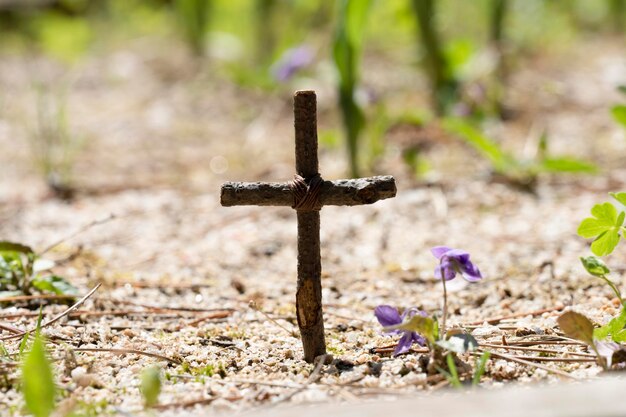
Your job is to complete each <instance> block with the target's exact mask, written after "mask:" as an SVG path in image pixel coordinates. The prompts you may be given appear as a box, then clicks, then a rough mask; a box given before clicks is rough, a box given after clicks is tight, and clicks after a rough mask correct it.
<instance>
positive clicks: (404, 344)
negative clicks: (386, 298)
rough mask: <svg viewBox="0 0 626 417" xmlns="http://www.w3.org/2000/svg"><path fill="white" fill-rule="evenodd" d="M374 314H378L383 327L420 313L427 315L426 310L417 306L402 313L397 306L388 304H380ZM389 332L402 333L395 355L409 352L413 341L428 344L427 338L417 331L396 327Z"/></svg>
mask: <svg viewBox="0 0 626 417" xmlns="http://www.w3.org/2000/svg"><path fill="white" fill-rule="evenodd" d="M374 314H375V315H376V318H377V319H378V322H379V323H380V324H381V325H382V326H383V327H390V326H396V325H398V324H402V323H403V322H404V320H405V319H406V318H409V319H410V318H411V317H413V316H415V315H416V314H419V315H420V316H422V317H426V313H425V312H423V311H420V310H418V309H417V308H415V307H412V308H409V309H407V310H405V311H404V313H402V315H400V313H399V312H398V310H397V309H396V308H394V307H391V306H388V305H380V306H378V307H376V309H375V310H374ZM387 334H402V337H401V338H400V340H399V341H398V346H396V350H395V351H394V352H393V356H398V355H400V354H402V353H406V352H408V351H409V350H410V349H411V345H413V343H417V344H418V345H420V346H424V345H425V344H426V339H424V338H423V337H422V336H420V335H418V334H417V333H416V332H411V331H408V330H401V329H396V330H392V331H390V332H387Z"/></svg>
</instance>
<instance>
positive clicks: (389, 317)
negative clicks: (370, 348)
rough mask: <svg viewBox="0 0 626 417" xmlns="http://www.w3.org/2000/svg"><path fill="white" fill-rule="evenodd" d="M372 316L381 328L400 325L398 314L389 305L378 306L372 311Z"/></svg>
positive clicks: (400, 320) (400, 319)
mask: <svg viewBox="0 0 626 417" xmlns="http://www.w3.org/2000/svg"><path fill="white" fill-rule="evenodd" d="M374 315H375V316H376V318H377V319H378V322H379V323H380V324H381V325H382V326H383V327H389V326H395V325H397V324H400V323H402V318H401V317H400V313H398V310H397V309H396V308H394V307H391V306H389V305H380V306H378V307H376V308H375V309H374Z"/></svg>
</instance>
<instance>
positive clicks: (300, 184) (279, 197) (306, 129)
mask: <svg viewBox="0 0 626 417" xmlns="http://www.w3.org/2000/svg"><path fill="white" fill-rule="evenodd" d="M294 117H295V122H294V125H295V134H296V176H295V179H294V181H292V182H288V183H263V182H248V183H245V182H227V183H225V184H223V185H222V190H221V203H222V206H226V207H231V206H240V205H256V206H291V207H292V208H294V209H295V210H296V213H297V217H298V284H297V291H296V315H297V319H298V327H299V328H300V334H301V337H302V345H303V348H304V359H305V360H306V361H307V362H313V360H314V359H315V358H316V357H317V356H319V355H323V354H325V353H326V344H325V341H324V321H323V316H322V284H321V273H322V265H321V260H320V213H319V211H320V209H321V208H322V206H325V205H336V206H355V205H360V204H371V203H374V202H376V201H378V200H383V199H386V198H391V197H394V196H395V195H396V184H395V180H394V178H393V177H392V176H378V177H369V178H358V179H352V180H338V181H324V180H322V178H321V177H320V175H319V172H318V158H317V102H316V96H315V92H314V91H297V92H296V93H295V96H294Z"/></svg>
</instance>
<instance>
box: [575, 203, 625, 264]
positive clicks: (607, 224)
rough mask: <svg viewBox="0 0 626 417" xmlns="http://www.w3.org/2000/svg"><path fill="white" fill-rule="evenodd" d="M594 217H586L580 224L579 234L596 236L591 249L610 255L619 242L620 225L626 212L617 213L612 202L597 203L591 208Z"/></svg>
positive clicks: (596, 252)
mask: <svg viewBox="0 0 626 417" xmlns="http://www.w3.org/2000/svg"><path fill="white" fill-rule="evenodd" d="M591 214H592V215H593V217H588V218H586V219H584V220H583V221H582V222H581V223H580V226H578V235H580V236H582V237H584V238H586V239H589V238H595V240H594V241H593V243H592V244H591V251H592V252H593V253H594V254H595V255H597V256H604V255H608V254H609V253H611V252H613V250H614V249H615V247H616V246H617V244H618V243H619V238H620V235H619V231H620V227H621V226H622V224H623V223H624V216H625V215H626V213H624V212H621V213H619V215H618V213H617V209H616V208H615V206H614V205H613V204H611V203H603V204H596V205H595V206H593V208H592V209H591Z"/></svg>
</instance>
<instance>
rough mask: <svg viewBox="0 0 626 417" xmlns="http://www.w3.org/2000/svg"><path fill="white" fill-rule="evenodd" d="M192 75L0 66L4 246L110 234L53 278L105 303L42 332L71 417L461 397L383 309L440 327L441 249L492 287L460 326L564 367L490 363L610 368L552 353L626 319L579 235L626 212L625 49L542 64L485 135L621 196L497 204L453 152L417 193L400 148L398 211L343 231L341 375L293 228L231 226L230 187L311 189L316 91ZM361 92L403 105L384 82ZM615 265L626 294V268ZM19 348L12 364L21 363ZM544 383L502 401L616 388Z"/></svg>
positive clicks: (328, 162) (326, 170)
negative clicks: (301, 294)
mask: <svg viewBox="0 0 626 417" xmlns="http://www.w3.org/2000/svg"><path fill="white" fill-rule="evenodd" d="M183 58H184V57H183ZM183 58H178V57H174V58H172V59H168V60H165V59H163V58H159V57H158V56H146V53H145V52H144V51H143V50H142V49H141V48H140V45H135V46H134V47H133V45H130V46H129V49H128V50H124V51H118V52H115V53H112V54H111V56H107V57H106V58H98V59H95V58H94V59H92V60H89V61H88V62H85V63H84V64H82V65H81V66H80V67H75V68H72V69H70V70H68V69H67V68H64V67H63V66H61V65H59V64H57V63H54V62H51V61H49V60H45V59H39V58H38V59H35V58H32V57H29V58H19V57H7V58H6V59H3V62H2V64H1V65H0V86H1V88H0V91H1V93H0V111H1V113H0V145H1V147H2V149H3V152H2V154H1V155H0V166H1V167H2V181H1V182H0V236H1V237H2V239H6V240H11V241H18V242H23V243H26V244H29V245H31V246H33V247H34V248H36V249H37V250H42V249H44V248H46V247H47V246H48V245H50V244H52V243H54V242H56V241H58V240H59V239H63V238H64V237H67V236H71V235H72V234H73V233H74V232H75V231H77V230H80V229H81V228H83V227H85V226H86V225H90V224H91V223H93V222H98V221H102V222H101V223H99V224H96V225H92V226H91V227H88V229H87V230H86V231H84V232H82V233H80V234H78V235H76V236H73V237H70V238H67V239H63V242H62V243H61V244H60V245H58V246H56V247H55V248H54V249H53V250H52V251H50V252H49V253H47V254H46V255H45V258H47V259H51V260H54V261H55V262H56V266H55V267H54V272H55V273H56V274H57V275H60V276H63V277H66V278H67V279H68V280H70V281H71V282H72V283H73V284H74V285H76V286H77V287H78V288H79V289H80V291H81V294H86V293H87V292H88V291H89V290H90V289H92V288H94V287H95V286H96V285H97V284H101V286H100V287H99V288H98V289H97V291H96V292H95V293H94V294H93V295H92V296H91V297H89V298H88V299H87V300H86V301H85V302H84V304H82V305H80V306H79V307H78V308H77V310H76V311H74V312H73V313H72V314H69V315H67V316H65V317H64V318H63V319H61V320H59V321H58V322H56V323H55V324H53V325H51V326H48V327H46V328H45V331H44V333H45V334H46V336H47V337H48V339H49V341H50V350H51V352H52V357H53V358H54V360H55V372H56V376H57V380H58V385H59V387H60V391H61V392H62V396H61V397H62V401H61V407H63V409H65V410H69V409H71V408H72V407H77V408H76V409H77V410H92V411H93V410H95V411H94V412H101V413H105V412H106V413H121V414H123V413H132V414H133V415H135V414H140V413H141V410H142V408H143V405H142V396H141V394H140V391H139V383H140V374H141V372H142V370H144V369H145V368H146V367H150V366H153V365H158V366H159V367H160V368H161V369H162V372H163V375H164V381H163V390H162V393H161V395H160V397H159V404H161V405H160V408H159V410H161V411H162V412H163V415H170V414H171V415H173V414H175V413H179V411H177V410H176V408H177V407H186V408H188V409H189V411H190V410H191V409H195V410H196V411H197V412H198V413H202V412H204V413H208V412H209V410H210V411H211V412H213V411H222V412H232V411H241V410H246V409H251V408H259V407H273V406H277V405H284V404H288V403H309V402H319V401H325V402H326V401H337V402H344V401H355V400H359V401H365V400H369V399H376V398H381V397H384V398H389V397H391V398H394V397H395V396H402V395H406V394H411V393H414V392H416V391H421V390H424V391H428V390H436V389H440V388H442V387H444V386H445V385H446V384H447V381H446V380H445V378H443V377H442V376H441V375H440V374H438V373H434V374H428V372H427V370H426V368H427V366H426V359H427V357H428V354H426V353H424V352H423V350H420V349H418V347H417V346H415V348H416V349H415V352H413V353H409V354H406V355H401V356H398V357H395V358H394V357H392V355H391V354H392V351H393V346H394V343H395V342H396V341H397V340H396V339H397V337H393V336H386V335H384V334H382V332H381V327H380V325H379V324H378V323H377V322H376V319H375V317H374V315H373V311H374V308H375V307H376V306H377V305H380V304H390V305H394V306H397V307H399V308H408V307H412V306H415V307H418V308H420V309H422V310H424V311H426V312H428V313H429V314H437V315H440V313H441V300H442V290H441V283H440V282H439V281H437V280H436V279H435V277H434V275H433V269H434V267H435V265H436V260H435V258H433V256H432V255H431V254H430V250H429V249H430V248H431V247H432V246H436V245H447V246H450V247H455V248H462V249H465V250H467V251H468V252H470V253H471V257H472V261H473V262H474V263H475V264H476V265H478V266H479V267H480V269H481V271H482V273H483V275H484V277H485V278H484V279H483V280H482V281H480V282H478V283H475V284H469V283H467V282H465V281H463V280H462V279H460V278H457V279H456V280H454V281H451V282H450V283H449V286H448V291H449V294H448V295H449V311H450V317H449V323H450V324H451V325H455V326H463V327H465V328H466V329H468V330H470V331H471V332H472V333H473V334H474V336H475V337H476V338H477V339H478V340H479V342H481V343H483V344H486V343H489V344H502V343H503V342H506V343H508V344H509V345H511V344H515V343H516V342H520V341H535V342H537V346H538V347H541V348H544V349H557V350H559V352H560V353H558V354H556V355H552V354H546V353H545V352H544V353H541V352H533V351H511V350H502V349H497V348H493V349H492V350H493V351H494V352H500V353H501V354H507V355H513V356H515V355H517V356H522V355H524V356H528V357H531V356H532V357H536V356H549V357H557V358H562V359H572V358H583V359H584V358H587V359H589V356H584V355H576V354H570V353H567V352H575V353H583V354H585V353H589V352H588V349H587V348H586V347H585V346H583V345H582V344H554V343H557V342H559V341H560V342H562V341H564V340H565V339H564V338H563V337H562V335H561V333H560V330H559V329H558V327H557V326H556V318H557V317H558V315H559V314H560V312H561V311H563V310H569V309H574V310H576V311H580V312H583V313H585V314H586V315H588V316H589V317H590V318H591V319H593V320H594V321H595V322H597V323H600V324H602V323H605V322H607V321H608V320H609V319H610V317H612V316H613V315H615V314H616V313H617V312H618V304H617V303H616V300H613V298H612V293H611V290H610V289H609V288H608V287H607V286H606V285H604V284H603V283H602V282H601V281H600V280H598V279H595V278H593V277H590V276H589V275H588V274H586V273H585V271H584V270H583V268H582V267H581V265H580V262H579V260H578V258H579V257H580V256H583V255H587V254H588V253H589V249H588V245H589V242H587V241H585V240H584V239H582V238H580V237H578V236H577V235H576V228H577V226H578V224H579V222H580V220H581V219H582V218H584V217H586V216H587V214H588V212H589V209H590V208H591V206H592V205H593V204H595V203H598V202H602V201H606V200H607V199H608V197H607V192H609V191H623V190H626V168H624V167H625V166H626V165H625V164H624V162H625V160H626V157H625V155H626V152H624V151H625V150H626V137H625V131H624V130H623V129H622V128H620V127H619V126H617V125H616V123H615V122H614V121H613V120H612V119H611V117H610V113H609V111H608V109H609V107H610V106H611V105H613V104H615V103H618V102H620V100H622V101H623V99H622V98H621V97H620V95H619V94H618V93H617V92H616V88H615V87H616V86H617V85H618V84H620V83H622V84H623V83H624V82H625V81H626V80H625V79H624V74H626V71H625V70H626V58H624V55H623V43H622V42H621V41H617V40H616V41H612V40H607V39H602V40H587V41H586V42H585V43H582V44H580V45H577V48H576V49H575V50H567V51H560V52H559V53H558V54H555V55H552V56H544V57H537V58H535V59H533V60H530V61H529V62H528V65H527V66H525V67H524V68H520V69H519V70H518V71H516V72H515V73H514V74H513V75H512V79H511V81H510V90H509V92H508V93H507V94H508V96H507V102H508V103H509V106H510V107H511V109H512V110H513V116H514V117H513V118H512V119H511V120H510V121H507V122H506V123H504V124H494V125H493V126H491V127H490V128H489V129H488V132H489V134H491V135H492V136H496V137H498V138H502V142H503V144H504V146H506V147H508V148H509V149H511V150H513V151H519V152H524V149H527V148H529V147H530V148H532V144H533V141H534V140H536V136H537V135H538V132H541V130H542V129H546V130H547V132H548V134H549V137H550V150H551V152H553V153H554V154H568V155H572V156H576V157H584V158H588V159H590V160H592V161H594V162H596V163H597V164H598V165H599V166H600V168H601V172H600V174H598V175H595V176H590V175H586V176H541V177H540V178H539V181H538V184H537V187H536V189H535V192H534V193H529V192H524V191H520V190H519V189H517V188H515V187H512V186H511V185H510V184H506V183H502V182H498V181H494V180H493V177H492V176H490V175H489V167H488V165H487V164H486V163H485V161H483V160H482V159H481V158H480V157H478V156H477V155H476V154H475V152H474V151H473V150H471V149H468V148H467V147H465V146H464V145H462V144H460V143H459V142H457V141H455V140H454V139H450V138H447V139H441V140H439V139H435V140H432V143H431V144H430V146H429V148H428V150H427V151H426V155H427V158H428V160H429V161H430V162H431V165H432V169H431V171H430V172H429V173H428V174H426V176H425V177H422V178H420V179H415V178H414V177H413V175H412V174H411V172H409V171H410V170H409V168H408V167H407V166H406V165H405V164H403V163H402V158H401V149H400V145H398V143H403V141H406V140H409V141H410V140H411V137H408V138H403V139H402V140H399V141H397V142H393V143H391V144H390V145H389V146H388V147H387V149H386V152H385V154H384V156H383V157H382V158H381V159H380V160H379V161H378V163H377V164H376V166H375V168H374V170H373V171H374V172H373V173H375V174H392V175H394V176H395V177H396V181H397V185H398V193H397V196H396V197H395V198H393V199H390V200H385V201H381V202H378V203H376V204H374V205H371V206H359V207H326V208H324V209H323V210H322V212H321V224H322V229H321V239H322V265H323V278H322V285H323V301H324V320H325V327H326V340H327V347H328V352H329V353H330V354H331V355H332V357H333V359H334V360H333V361H331V362H330V364H328V365H323V366H321V365H319V366H317V365H314V364H308V363H306V362H304V361H303V360H302V359H301V356H302V352H301V345H300V341H299V339H298V338H297V337H296V336H297V326H296V323H295V315H294V313H295V306H294V302H295V276H296V219H295V214H294V213H293V211H292V210H291V209H290V208H275V207H236V208H223V207H220V204H219V187H220V184H221V183H222V182H225V181H245V180H250V181H288V180H290V179H291V177H292V175H293V170H294V168H293V167H294V161H293V160H294V157H293V131H292V130H293V127H292V126H293V122H292V110H291V96H292V92H293V91H292V90H293V89H294V88H296V87H300V86H293V85H286V86H284V88H283V89H282V90H281V91H278V92H273V93H267V92H263V91H251V90H242V89H241V88H239V87H237V86H236V85H234V84H230V83H228V82H224V81H223V79H219V80H218V79H217V78H216V77H214V76H212V74H211V72H210V71H201V72H200V75H189V74H190V73H191V74H193V72H191V71H189V70H188V69H187V67H186V66H185V65H187V64H185V62H186V61H185V60H184V59H183ZM367 59H371V60H373V61H375V60H376V57H368V58H367ZM365 67H367V65H366V66H365ZM180 74H187V75H184V76H181V75H180ZM389 77H390V78H391V79H393V74H389ZM33 80H37V81H39V82H42V83H44V84H45V85H48V86H56V87H54V88H57V89H58V90H59V91H63V88H62V87H58V86H59V85H61V86H62V85H64V84H65V85H68V86H70V87H68V88H67V91H66V92H65V93H63V94H66V98H67V114H68V118H69V123H70V131H71V132H73V133H74V135H75V136H76V137H78V138H79V139H81V141H82V144H81V145H80V147H79V148H78V149H79V151H78V152H79V153H78V156H77V157H76V161H75V164H74V165H73V170H72V176H71V178H72V180H73V184H72V186H73V187H74V188H75V195H74V198H72V199H71V200H69V201H63V200H61V199H59V198H57V197H56V196H55V195H54V194H53V193H52V192H51V191H50V189H49V188H48V187H47V186H46V184H45V182H44V181H43V180H42V175H41V174H40V172H39V171H38V169H39V168H40V166H39V165H38V164H37V163H35V161H34V159H33V156H32V155H33V154H32V151H31V144H32V143H33V137H34V136H36V133H35V131H36V124H35V122H34V120H36V113H35V110H36V106H34V103H36V98H37V95H36V93H35V90H34V89H33V86H32V83H33ZM364 80H365V83H366V84H367V85H369V86H370V87H371V88H372V89H374V90H378V91H382V90H383V89H384V86H383V85H382V83H383V81H381V80H380V79H379V78H376V77H374V76H369V74H368V72H367V71H365V74H364ZM315 88H316V89H317V91H318V106H319V111H318V119H319V125H320V131H327V130H328V129H329V128H332V127H333V126H335V125H336V123H337V119H338V116H337V113H336V109H335V105H334V104H335V102H334V100H335V98H334V96H333V95H332V88H331V85H319V86H318V85H316V86H315ZM405 90H406V89H405ZM53 91H56V90H54V89H53ZM59 94H61V93H59ZM394 94H395V95H393V97H392V103H393V105H392V107H393V106H395V107H397V108H401V107H403V106H418V105H423V104H424V103H426V99H425V97H424V94H423V91H394ZM58 96H59V95H57V97H58ZM401 134H404V135H412V134H415V133H414V131H413V130H411V129H407V130H406V131H404V133H402V132H401ZM345 160H346V158H344V157H343V154H342V150H341V149H337V148H332V147H323V149H322V150H321V153H320V166H321V171H322V175H323V176H324V178H326V179H334V178H340V177H343V176H344V175H345V171H346V167H345ZM111 216H112V217H111ZM609 262H610V266H611V268H612V270H613V275H612V278H613V279H614V280H615V281H616V282H618V283H619V284H623V283H624V282H623V281H624V278H625V274H624V271H625V270H626V255H625V252H624V251H620V250H618V251H617V252H616V253H615V254H614V255H612V256H611V257H610V259H609ZM58 301H59V300H46V299H40V298H35V299H34V300H29V301H19V302H11V303H4V304H3V308H2V312H1V313H0V324H3V325H10V326H13V327H15V328H17V329H20V330H26V329H31V328H32V327H33V326H34V324H35V322H36V319H37V317H36V315H37V312H38V308H39V306H40V305H43V306H44V308H43V314H44V322H45V321H46V319H49V318H52V317H54V316H55V315H56V314H59V313H61V312H63V311H64V310H66V309H67V308H68V306H69V305H71V303H72V301H68V303H65V304H64V303H63V302H58ZM11 334H12V333H11V331H8V330H4V329H3V330H1V331H0V337H5V336H9V335H11ZM550 343H552V344H550ZM18 344H19V339H15V340H11V341H6V342H5V347H6V349H7V350H8V351H9V352H11V353H13V352H16V351H17V349H18ZM73 348H81V349H93V351H81V352H79V351H74V352H73V353H72V349H73ZM111 350H113V351H111ZM146 353H149V354H156V357H155V356H148V355H146ZM462 359H464V360H465V361H466V362H468V363H471V364H473V363H474V358H472V357H470V356H468V355H465V356H463V357H462ZM537 363H539V362H537ZM540 364H541V365H543V366H545V367H547V368H548V370H546V369H539V368H537V367H535V366H529V365H524V364H519V363H515V362H512V361H511V360H507V359H504V358H502V357H495V356H494V357H492V359H491V360H490V361H489V362H488V364H487V369H486V373H485V375H484V377H483V379H482V382H481V385H483V386H485V387H489V389H491V388H494V389H495V388H497V387H499V386H501V385H503V384H507V383H508V382H509V381H517V382H520V383H535V382H538V381H543V382H547V383H554V382H557V381H560V380H561V379H563V378H566V377H564V376H562V375H555V373H553V372H552V371H551V370H560V371H562V372H565V373H567V374H569V375H570V376H571V377H573V378H580V379H594V378H597V377H599V374H600V373H601V372H600V371H601V369H600V367H599V366H598V365H596V364H595V362H593V360H589V361H587V362H570V361H567V360H566V361H563V362H540ZM2 369H3V368H0V371H2ZM2 372H5V373H6V374H7V378H8V379H7V380H6V381H7V382H8V384H7V385H8V386H7V387H4V388H2V389H1V390H0V404H1V405H0V410H2V409H7V410H9V411H10V412H11V413H18V412H19V410H20V407H21V405H20V404H21V394H20V393H19V391H18V390H17V383H16V381H17V380H18V378H19V370H18V369H16V368H12V367H10V366H8V367H7V368H6V370H5V371H2ZM90 407H91V408H90ZM4 413H5V412H4V411H3V412H2V414H4Z"/></svg>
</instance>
